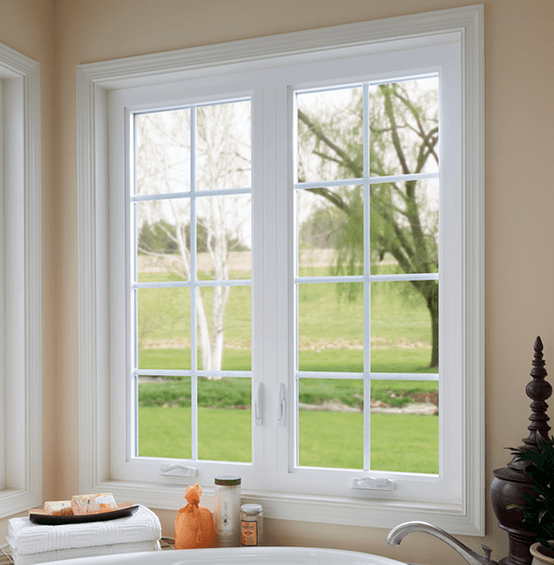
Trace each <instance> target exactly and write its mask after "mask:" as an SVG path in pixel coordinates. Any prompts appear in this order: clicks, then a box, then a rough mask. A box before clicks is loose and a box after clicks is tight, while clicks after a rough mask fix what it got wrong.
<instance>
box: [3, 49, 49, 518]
mask: <svg viewBox="0 0 554 565" xmlns="http://www.w3.org/2000/svg"><path fill="white" fill-rule="evenodd" d="M39 88H40V70H39V65H38V63H36V62H35V61H32V60H31V59H29V58H28V57H25V56H24V55H21V54H20V53H17V52H16V51H14V50H13V49H10V48H9V47H7V46H5V45H0V296H1V297H2V298H1V300H0V330H1V333H0V335H2V336H3V337H2V339H1V340H0V360H1V362H0V412H1V414H2V416H1V417H0V517H5V516H10V515H12V514H15V513H17V512H21V511H24V510H27V509H28V508H31V507H33V506H35V505H40V504H41V503H42V494H41V493H42V473H41V468H42V455H41V444H42V441H41V438H42V421H41V414H42V408H41V407H42V383H41V375H42V367H41V365H42V363H41V358H42V357H41V340H42V336H41V332H42V326H41V279H40V273H41V266H40V261H41V243H40V241H41V240H40V225H41V220H40V218H41V208H40V89H39Z"/></svg>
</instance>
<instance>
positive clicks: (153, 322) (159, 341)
mask: <svg viewBox="0 0 554 565" xmlns="http://www.w3.org/2000/svg"><path fill="white" fill-rule="evenodd" d="M160 280H177V277H176V276H175V275H170V274H154V273H150V274H142V275H141V281H144V282H158V281H160ZM346 286H348V287H349V288H352V289H357V292H354V293H353V296H354V297H353V299H351V300H348V299H347V298H346V296H347V295H348V294H349V293H348V292H345V291H344V288H345V287H346ZM371 289H372V290H371V336H370V337H371V343H372V347H371V369H372V371H376V372H415V373H424V372H429V362H430V358H431V323H430V316H429V312H428V310H427V307H426V306H425V304H424V301H423V299H422V298H421V295H419V294H418V293H417V292H416V291H415V290H414V289H413V288H412V285H411V284H410V283H408V282H377V283H373V284H372V287H371ZM211 294H212V290H211V289H210V288H203V289H202V299H203V301H204V305H205V308H206V315H207V318H208V320H209V321H211ZM138 297H139V298H138V332H139V344H140V350H139V367H140V368H141V369H161V370H163V369H168V370H171V369H190V366H191V359H190V291H189V290H188V289H182V288H151V289H150V288H149V289H140V290H139V291H138ZM298 310H299V341H300V354H299V368H300V370H301V371H322V370H329V371H361V370H362V368H363V350H362V344H363V338H364V336H363V315H362V314H363V292H362V286H361V285H360V283H353V284H351V285H350V284H346V283H325V284H312V285H300V290H299V297H298ZM251 341H252V340H251V289H250V288H249V287H232V288H231V292H230V297H229V301H228V303H227V306H226V309H225V343H226V344H227V345H228V347H226V348H225V350H224V356H223V368H224V369H225V370H250V369H251V351H250V348H251ZM174 343H179V346H175V345H174ZM198 359H199V365H200V364H201V363H200V359H201V356H200V355H198Z"/></svg>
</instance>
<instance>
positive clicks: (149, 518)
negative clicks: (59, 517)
mask: <svg viewBox="0 0 554 565" xmlns="http://www.w3.org/2000/svg"><path fill="white" fill-rule="evenodd" d="M161 537H162V526H161V524H160V520H159V519H158V517H157V516H156V514H154V512H152V510H150V509H149V508H146V506H142V505H139V508H138V509H137V510H136V512H135V513H134V514H133V515H132V516H126V517H125V518H117V519H116V520H106V521H99V522H85V523H80V524H64V525H61V526H43V525H38V524H33V522H31V521H30V520H29V518H12V519H11V520H9V521H8V535H7V536H6V540H7V541H8V543H9V544H10V546H11V547H12V548H13V550H14V551H15V552H17V553H18V554H19V555H27V554H31V553H44V552H47V551H57V550H59V549H73V548H83V547H93V546H99V545H100V546H107V545H114V544H119V543H126V544H128V543H137V542H144V541H158V540H159V539H160V538H161ZM87 555H89V554H87Z"/></svg>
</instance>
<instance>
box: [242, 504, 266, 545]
mask: <svg viewBox="0 0 554 565" xmlns="http://www.w3.org/2000/svg"><path fill="white" fill-rule="evenodd" d="M263 527H264V513H263V508H262V505H261V504H243V505H242V506H241V507H240V544H241V545H245V546H253V545H261V544H262V536H263Z"/></svg>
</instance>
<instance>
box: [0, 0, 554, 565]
mask: <svg viewBox="0 0 554 565" xmlns="http://www.w3.org/2000/svg"><path fill="white" fill-rule="evenodd" d="M473 3H475V2H468V1H463V0H419V1H418V2H414V1H413V0H411V1H410V0H340V1H337V0H279V1H275V0H92V1H91V0H58V1H56V0H53V1H52V2H49V1H48V0H42V1H41V0H27V1H23V0H0V42H2V43H4V44H6V45H9V46H10V47H13V48H15V49H18V50H19V51H21V52H23V53H24V54H26V55H28V56H29V57H31V58H33V59H35V60H37V61H39V62H40V64H41V76H42V78H41V81H42V82H41V86H42V109H43V117H42V131H43V134H42V136H43V146H42V152H43V153H42V163H43V175H42V176H43V189H42V190H43V205H42V209H43V214H42V217H43V284H44V294H43V313H44V332H43V337H44V391H45V392H44V464H43V471H44V497H45V499H52V498H60V497H61V498H67V497H69V496H71V495H72V494H75V493H76V492H77V491H78V427H77V422H78V359H77V346H78V343H77V192H76V176H77V175H76V173H77V171H76V166H77V165H76V149H75V148H76V120H75V111H76V108H75V89H76V85H75V66H76V65H78V64H81V63H89V62H93V61H101V60H106V59H113V58H119V57H126V56H131V55H141V54H144V53H151V52H158V51H165V50H170V49H180V48H185V47H193V46H198V45H207V44H211V43H218V42H223V41H230V40H237V39H246V38H251V37H260V36H264V35H270V34H276V33H283V32H291V31H299V30H305V29H312V28H317V27H324V26H330V25H336V24H343V23H351V22H358V21H364V20H371V19H378V18H384V17H391V16H398V15H404V14H410V13H414V12H424V11H429V10H437V9H443V8H452V7H456V6H461V5H469V4H473ZM484 4H485V21H486V25H485V37H486V69H485V72H486V123H485V126H486V289H485V291H486V312H485V313H486V338H487V342H486V394H487V414H486V441H487V454H486V476H487V486H488V484H490V480H491V477H492V470H493V469H495V468H497V467H502V466H504V465H505V464H506V462H507V461H508V459H509V453H508V452H507V451H506V450H505V449H504V448H505V447H507V446H514V445H519V444H520V442H521V438H522V437H525V436H526V435H527V433H526V426H527V424H528V420H527V418H528V416H529V408H528V405H529V400H528V399H527V397H526V396H525V394H524V388H525V385H526V383H527V382H528V381H529V380H530V378H529V376H528V375H529V370H530V367H531V366H530V361H531V358H532V345H533V342H534V339H535V337H536V336H537V335H541V337H542V338H543V341H544V343H545V349H546V351H545V353H546V359H547V361H548V360H549V358H550V359H553V360H554V291H553V281H554V253H553V252H552V251H551V249H550V245H551V243H552V242H553V241H554V222H553V221H552V211H553V210H554V190H553V189H554V135H553V133H552V124H554V104H553V103H552V101H553V99H554V73H553V72H552V69H553V67H554V39H553V37H554V34H553V31H554V2H553V1H552V0H526V1H524V2H523V1H522V0H485V1H484ZM547 368H548V365H547ZM553 413H554V412H553ZM160 516H161V518H162V521H163V524H164V530H165V534H166V535H171V533H172V521H173V518H174V513H172V512H167V511H166V512H160ZM293 520H294V516H291V521H282V520H273V521H268V522H269V523H268V530H269V533H270V540H271V541H272V542H274V543H279V544H287V545H293V544H297V545H316V546H325V547H336V548H349V549H354V550H359V551H367V552H374V553H380V554H383V555H388V556H390V557H394V558H398V559H401V560H406V561H411V562H419V563H429V564H439V563H442V562H443V560H444V559H448V560H449V561H450V562H452V563H456V562H458V561H460V560H459V559H457V558H456V557H455V555H454V554H453V552H452V551H451V550H449V549H448V548H446V547H444V546H442V545H441V544H440V542H438V541H437V540H434V539H431V538H426V537H425V536H423V535H419V536H414V537H413V538H408V539H407V540H405V541H404V542H403V544H402V546H401V547H400V548H391V547H388V546H387V545H386V544H385V542H384V538H385V533H386V532H385V531H384V530H378V529H373V530H372V529H367V528H348V527H335V526H326V525H320V524H306V523H301V522H294V521H293ZM3 529H5V520H4V521H2V522H0V535H3V531H4V530H3ZM487 531H488V535H487V536H486V538H485V539H480V538H464V540H463V541H464V542H465V543H467V544H468V545H470V546H471V547H473V548H475V549H478V548H479V545H480V543H486V544H488V545H490V546H491V547H492V548H493V550H494V554H493V556H494V557H496V559H497V560H498V559H500V558H501V557H503V556H505V555H506V553H507V537H506V534H505V533H504V532H502V531H501V530H500V529H499V528H498V527H497V525H496V520H495V519H494V516H493V515H492V512H491V511H490V506H489V507H488V520H487Z"/></svg>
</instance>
